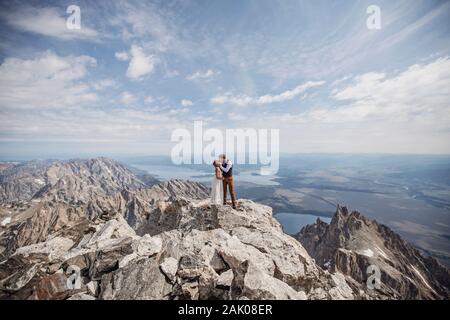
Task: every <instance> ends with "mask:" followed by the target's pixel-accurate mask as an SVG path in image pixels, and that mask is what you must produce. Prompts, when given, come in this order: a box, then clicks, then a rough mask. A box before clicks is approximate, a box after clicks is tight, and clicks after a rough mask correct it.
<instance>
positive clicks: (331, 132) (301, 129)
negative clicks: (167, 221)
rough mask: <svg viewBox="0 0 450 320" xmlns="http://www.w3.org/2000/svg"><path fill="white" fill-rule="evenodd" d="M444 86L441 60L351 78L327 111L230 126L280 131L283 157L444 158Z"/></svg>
mask: <svg viewBox="0 0 450 320" xmlns="http://www.w3.org/2000/svg"><path fill="white" fill-rule="evenodd" d="M449 83H450V58H448V57H445V58H440V59H436V60H434V61H432V62H430V63H426V64H415V65H412V66H410V67H409V68H407V69H406V70H404V71H402V72H398V73H394V74H389V73H379V72H369V73H366V74H362V75H359V76H356V77H353V78H352V81H351V84H347V85H345V86H344V87H342V88H338V89H337V90H333V91H332V92H333V93H332V94H331V98H332V100H331V101H330V103H331V104H332V106H328V107H326V106H323V107H318V108H316V107H313V108H312V109H310V110H307V111H303V112H298V113H296V112H291V113H289V112H283V113H269V112H267V113H260V114H259V115H258V117H247V118H244V119H242V120H241V121H240V122H239V123H236V125H238V126H242V127H246V126H252V127H262V128H265V127H267V124H268V123H270V126H271V127H273V128H277V127H278V128H281V130H282V131H281V135H282V137H284V139H283V141H281V144H282V145H281V149H282V150H285V151H286V152H298V151H299V150H302V151H303V152H370V153H374V152H375V153H376V152H378V153H384V152H386V153H450V143H449V141H450V90H449V89H448V88H449V86H448V84H449ZM249 119H251V122H249V121H250V120H249ZM290 137H296V138H295V139H291V138H290Z"/></svg>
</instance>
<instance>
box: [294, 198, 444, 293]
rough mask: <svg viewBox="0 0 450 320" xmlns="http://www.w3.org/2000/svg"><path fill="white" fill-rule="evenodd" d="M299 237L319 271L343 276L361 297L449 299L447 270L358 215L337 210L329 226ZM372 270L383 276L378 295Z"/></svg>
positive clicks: (320, 225) (306, 230)
mask: <svg viewBox="0 0 450 320" xmlns="http://www.w3.org/2000/svg"><path fill="white" fill-rule="evenodd" d="M295 237H296V238H297V239H298V240H299V241H300V242H301V243H302V244H303V246H304V247H305V248H306V250H307V251H308V252H309V254H311V256H312V257H313V258H314V259H315V260H316V262H317V263H318V264H319V265H320V266H321V267H323V268H325V269H328V270H330V272H341V273H342V274H344V275H345V276H346V280H347V282H348V283H349V284H350V285H351V286H352V288H353V289H354V292H355V293H358V292H361V297H366V298H381V299H383V298H390V299H449V298H450V272H449V270H448V269H447V268H445V267H444V266H441V265H440V264H439V263H438V262H437V261H436V260H435V259H434V258H432V257H424V256H422V254H421V253H420V252H419V251H418V250H416V249H415V248H413V247H412V246H411V245H409V244H408V243H406V242H405V241H404V240H403V239H402V238H401V237H400V236H399V235H398V234H396V233H395V232H393V231H392V230H391V229H389V228H388V227H386V226H385V225H382V224H379V223H377V222H376V221H371V220H369V219H367V218H365V217H364V216H362V215H361V214H360V213H359V212H356V211H354V212H351V213H349V212H348V210H347V208H345V207H338V208H337V211H336V214H335V215H334V217H333V219H332V220H331V222H330V224H327V223H325V222H323V221H321V220H320V219H318V220H317V221H316V223H315V224H313V225H308V226H305V227H304V228H302V230H301V231H300V232H299V233H298V234H297V235H296V236H295ZM370 265H373V266H376V267H378V268H379V270H380V271H381V278H380V280H381V281H380V288H379V289H375V290H371V289H369V288H368V287H367V285H366V282H367V280H368V277H369V276H370V275H369V274H368V272H367V268H368V267H369V266H370ZM373 284H375V283H373Z"/></svg>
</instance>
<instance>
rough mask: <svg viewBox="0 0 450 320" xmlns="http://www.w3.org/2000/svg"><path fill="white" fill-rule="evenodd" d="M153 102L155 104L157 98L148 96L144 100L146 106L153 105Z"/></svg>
mask: <svg viewBox="0 0 450 320" xmlns="http://www.w3.org/2000/svg"><path fill="white" fill-rule="evenodd" d="M153 102H155V98H153V97H152V96H147V97H145V98H144V103H146V104H151V103H153Z"/></svg>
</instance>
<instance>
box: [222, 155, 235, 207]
mask: <svg viewBox="0 0 450 320" xmlns="http://www.w3.org/2000/svg"><path fill="white" fill-rule="evenodd" d="M219 160H220V162H221V165H220V169H221V170H222V176H223V180H222V183H223V204H224V205H226V204H227V187H228V190H229V191H230V196H231V203H232V206H233V209H236V208H237V203H236V197H235V195H234V183H233V163H232V162H231V160H229V159H227V157H226V156H225V155H224V154H221V155H220V156H219Z"/></svg>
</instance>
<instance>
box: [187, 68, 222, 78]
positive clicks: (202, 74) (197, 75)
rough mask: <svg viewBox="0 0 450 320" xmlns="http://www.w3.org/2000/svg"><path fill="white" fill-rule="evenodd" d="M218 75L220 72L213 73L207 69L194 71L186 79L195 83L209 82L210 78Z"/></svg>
mask: <svg viewBox="0 0 450 320" xmlns="http://www.w3.org/2000/svg"><path fill="white" fill-rule="evenodd" d="M218 74H220V71H214V70H212V69H208V70H206V71H196V72H194V73H192V74H190V75H188V76H187V77H186V79H187V80H191V81H195V80H210V79H211V78H212V77H214V76H216V75H218Z"/></svg>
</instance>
